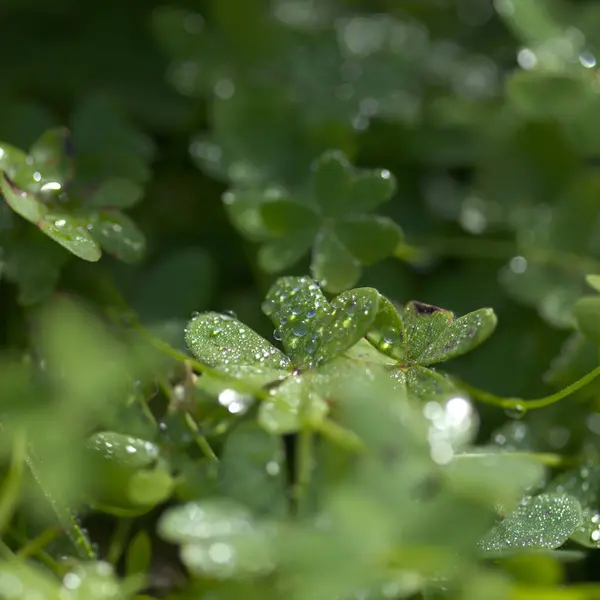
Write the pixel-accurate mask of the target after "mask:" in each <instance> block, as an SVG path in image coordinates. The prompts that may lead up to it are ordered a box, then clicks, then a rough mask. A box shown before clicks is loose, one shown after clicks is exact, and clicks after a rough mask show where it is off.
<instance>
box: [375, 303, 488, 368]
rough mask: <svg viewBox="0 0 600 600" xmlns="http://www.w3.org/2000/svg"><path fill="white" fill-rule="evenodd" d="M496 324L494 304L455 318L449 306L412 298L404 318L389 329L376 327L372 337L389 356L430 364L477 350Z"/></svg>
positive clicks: (406, 307) (416, 363)
mask: <svg viewBox="0 0 600 600" xmlns="http://www.w3.org/2000/svg"><path fill="white" fill-rule="evenodd" d="M388 314H389V313H388ZM400 322H401V328H400V327H399V323H400ZM496 324H497V319H496V315H495V314H494V311H493V310H492V309H491V308H481V309H479V310H476V311H474V312H472V313H469V314H467V315H464V316H462V317H460V318H458V319H455V318H454V314H453V313H452V312H450V311H449V310H445V309H443V308H439V307H437V306H433V305H431V304H425V303H423V302H417V301H411V302H409V303H408V304H407V305H406V306H405V307H404V311H403V312H402V319H401V321H400V320H398V319H396V320H395V321H394V322H391V324H390V326H389V327H388V329H387V330H381V329H380V330H378V331H373V332H371V333H370V334H369V336H368V337H369V340H370V341H371V342H372V343H374V344H375V346H376V347H377V348H378V349H379V350H381V351H382V352H384V353H385V354H387V355H388V356H391V357H393V358H396V359H397V360H399V361H402V362H403V363H406V364H409V365H419V366H422V367H427V366H429V365H432V364H435V363H440V362H444V361H447V360H450V359H451V358H455V357H457V356H461V355H462V354H466V353H467V352H469V351H471V350H473V348H475V347H477V346H478V345H479V344H481V343H483V342H484V341H485V340H486V339H487V338H488V337H489V336H490V335H491V334H492V333H493V332H494V329H495V328H496ZM380 325H381V323H380Z"/></svg>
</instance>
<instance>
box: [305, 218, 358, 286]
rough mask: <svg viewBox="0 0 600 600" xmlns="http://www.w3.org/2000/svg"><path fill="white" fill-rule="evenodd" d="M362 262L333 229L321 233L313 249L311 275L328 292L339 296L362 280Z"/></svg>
mask: <svg viewBox="0 0 600 600" xmlns="http://www.w3.org/2000/svg"><path fill="white" fill-rule="evenodd" d="M361 271H362V269H361V266H360V262H359V261H358V260H357V259H356V258H355V257H354V256H353V255H352V254H351V253H350V251H349V250H348V248H346V246H344V244H343V243H342V242H341V240H340V239H339V238H338V236H337V235H336V232H335V231H333V230H331V229H323V230H321V231H320V232H319V234H318V236H317V239H316V240H315V244H314V247H313V255H312V263H311V273H312V274H313V276H314V278H315V279H316V280H317V281H318V282H319V283H320V284H321V285H322V286H323V288H325V289H326V290H327V291H329V292H331V293H334V294H337V293H339V292H341V291H343V290H347V289H348V288H351V287H352V286H353V285H355V284H356V283H357V282H358V280H359V279H360V274H361Z"/></svg>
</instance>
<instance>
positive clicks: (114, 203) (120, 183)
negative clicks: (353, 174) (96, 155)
mask: <svg viewBox="0 0 600 600" xmlns="http://www.w3.org/2000/svg"><path fill="white" fill-rule="evenodd" d="M143 195H144V190H143V188H142V187H141V186H140V185H138V184H137V183H135V182H133V181H130V180H129V179H109V180H108V181H105V182H104V183H103V184H102V185H101V186H100V188H99V189H97V190H96V191H95V192H94V193H93V194H92V195H91V196H90V197H89V198H87V199H86V201H85V204H86V207H89V208H119V209H124V208H132V207H133V206H135V205H136V204H138V203H139V202H140V200H141V199H142V197H143Z"/></svg>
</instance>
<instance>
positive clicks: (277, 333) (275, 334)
mask: <svg viewBox="0 0 600 600" xmlns="http://www.w3.org/2000/svg"><path fill="white" fill-rule="evenodd" d="M273 338H274V339H276V340H277V341H278V342H280V341H281V331H279V329H275V330H274V331H273Z"/></svg>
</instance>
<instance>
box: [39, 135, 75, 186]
mask: <svg viewBox="0 0 600 600" xmlns="http://www.w3.org/2000/svg"><path fill="white" fill-rule="evenodd" d="M29 156H30V157H31V159H32V160H33V164H34V165H35V168H36V170H37V172H38V173H39V174H40V181H39V182H40V186H41V189H42V190H44V187H46V188H49V189H53V190H57V189H61V188H62V187H64V186H65V184H66V183H67V182H68V180H69V179H70V178H71V177H72V176H73V156H74V150H73V147H72V141H71V133H70V132H69V130H68V129H65V128H64V127H60V128H56V129H49V130H48V131H46V132H44V133H43V134H42V135H41V136H40V137H39V138H38V139H37V140H36V141H35V142H34V143H33V145H32V146H31V148H30V149H29ZM52 184H56V185H52Z"/></svg>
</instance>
